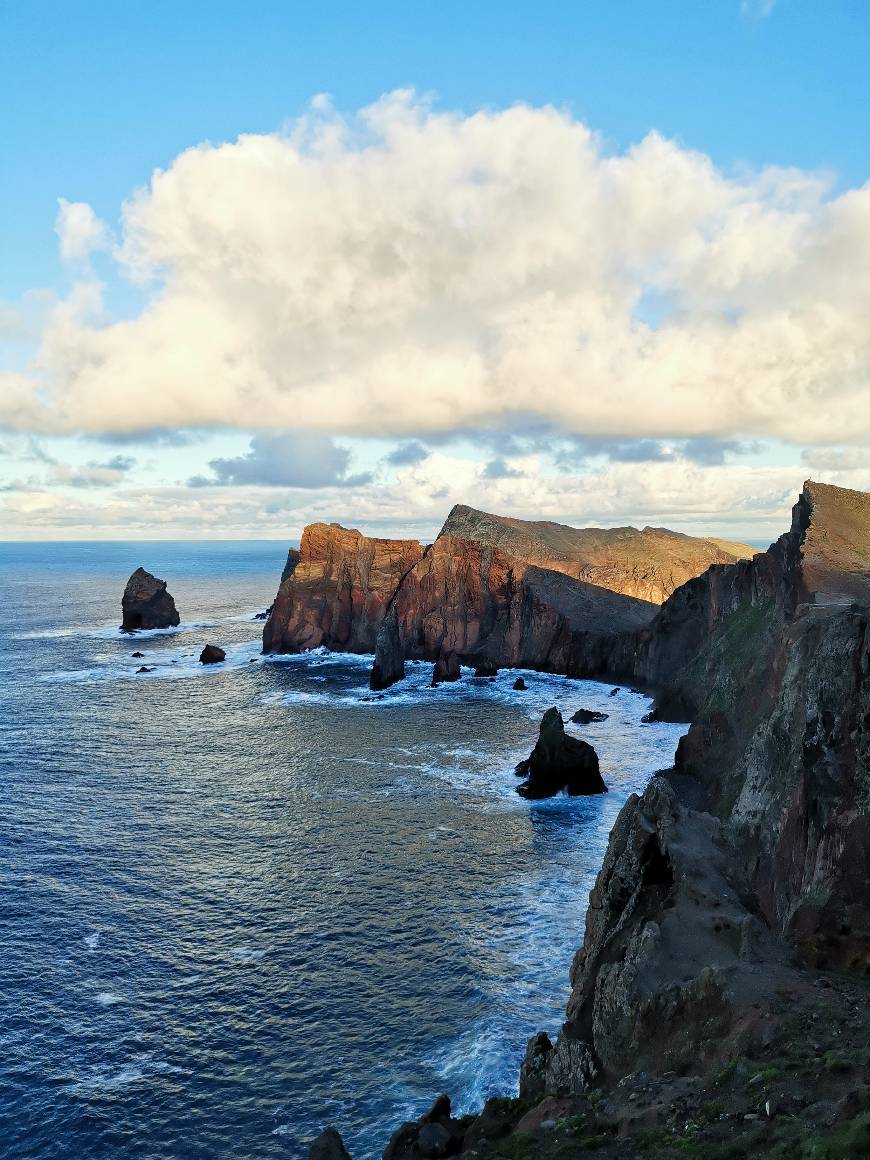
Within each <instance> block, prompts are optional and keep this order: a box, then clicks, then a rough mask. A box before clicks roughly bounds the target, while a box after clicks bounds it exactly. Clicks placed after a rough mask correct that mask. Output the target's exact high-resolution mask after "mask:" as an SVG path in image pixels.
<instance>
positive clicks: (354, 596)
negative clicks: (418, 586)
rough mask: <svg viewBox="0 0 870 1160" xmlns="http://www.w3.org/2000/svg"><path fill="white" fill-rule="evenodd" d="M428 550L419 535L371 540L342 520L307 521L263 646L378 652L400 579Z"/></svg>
mask: <svg viewBox="0 0 870 1160" xmlns="http://www.w3.org/2000/svg"><path fill="white" fill-rule="evenodd" d="M422 556H423V548H422V546H421V545H420V544H419V543H418V541H417V540H387V539H373V538H370V537H368V536H364V535H362V534H361V533H360V532H358V531H355V530H354V529H348V528H342V527H341V526H340V525H339V524H310V525H309V526H308V527H307V528H306V529H305V531H304V532H303V533H302V541H301V543H300V545H299V552H298V555H297V553H295V552H293V550H292V549H291V552H290V554H289V556H288V560H287V565H286V567H285V569H284V574H283V575H282V578H281V584H280V586H279V588H278V594H277V596H276V597H275V603H274V604H273V606H272V610H271V612H270V615H269V618H268V620H267V621H266V624H265V627H264V629H263V651H264V652H267V653H268V652H300V651H301V650H302V649H308V648H317V647H319V646H320V645H326V646H327V647H328V648H332V649H342V650H346V651H348V652H373V651H374V647H375V637H376V634H377V629H378V625H379V624H380V622H381V621H382V620H383V618H384V615H385V613H386V610H387V606H388V604H389V602H390V600H391V598H392V596H393V594H394V593H395V591H396V589H397V588H398V586H399V583H400V582H401V580H402V577H403V576H404V575H405V573H406V572H408V570H409V569H410V568H412V567H413V566H414V564H416V563H417V562H418V561H419V560H420V559H421V558H422Z"/></svg>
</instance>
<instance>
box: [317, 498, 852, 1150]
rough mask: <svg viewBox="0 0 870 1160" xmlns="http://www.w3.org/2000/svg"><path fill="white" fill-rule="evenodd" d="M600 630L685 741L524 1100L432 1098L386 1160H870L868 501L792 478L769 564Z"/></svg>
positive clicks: (624, 833) (614, 887)
mask: <svg viewBox="0 0 870 1160" xmlns="http://www.w3.org/2000/svg"><path fill="white" fill-rule="evenodd" d="M599 635H600V636H601V637H606V638H607V639H606V640H604V639H602V640H600V641H599V643H598V645H597V646H596V650H595V655H596V657H597V658H598V659H599V660H600V666H601V667H600V670H599V672H600V674H601V675H605V674H606V675H608V676H611V677H614V678H620V677H621V678H628V679H630V680H633V681H639V682H643V683H644V684H645V685H646V686H647V687H652V688H654V689H655V690H656V691H657V695H658V696H657V704H658V707H659V711H660V712H661V713H663V714H669V713H671V714H674V715H676V716H677V719H679V715H680V714H683V715H685V717H686V718H690V719H691V720H692V725H691V727H690V729H689V731H688V733H687V735H686V737H685V738H684V739H683V741H682V742H681V743H680V746H679V748H678V751H677V754H676V756H675V761H674V766H673V768H672V769H670V770H667V771H664V772H662V773H660V774H659V775H657V776H656V777H654V778H653V780H652V781H651V782H650V784H649V786H648V787H647V789H646V790H645V792H644V793H643V794H642V795H641V796H637V795H633V796H632V797H631V798H630V799H629V800H628V802H627V803H626V804H625V806H624V807H623V809H622V811H621V813H620V815H619V818H618V820H617V822H616V824H615V826H614V828H613V831H612V833H611V835H610V841H609V845H608V850H607V853H606V856H605V859H604V863H603V865H602V868H601V871H600V873H599V875H598V879H597V881H596V884H595V887H594V889H593V890H592V893H591V896H590V901H589V909H588V912H587V919H586V933H585V937H584V941H583V946H582V947H581V948H580V950H579V951H578V953H577V956H576V958H575V961H574V964H573V967H572V970H571V980H570V982H571V992H570V997H569V1000H568V1004H567V1009H566V1019H565V1023H564V1025H563V1027H562V1030H561V1031H560V1033H559V1036H558V1038H557V1039H556V1041H555V1042H551V1041H550V1040H549V1039H548V1038H547V1036H545V1035H538V1036H536V1037H535V1038H533V1040H532V1041H531V1042H530V1044H529V1047H528V1050H527V1054H526V1059H525V1063H524V1065H523V1069H522V1074H521V1077H520V1095H519V1098H518V1099H516V1100H491V1101H489V1102H488V1103H487V1105H486V1107H485V1108H484V1109H483V1110H482V1112H481V1113H480V1114H479V1115H477V1116H475V1117H466V1118H465V1119H462V1120H456V1119H454V1118H453V1117H452V1115H451V1114H450V1108H449V1101H447V1100H445V1099H442V1100H441V1101H439V1103H438V1104H436V1106H435V1107H434V1108H433V1109H432V1112H430V1113H429V1114H428V1116H427V1117H424V1118H423V1120H421V1121H420V1122H418V1123H417V1124H406V1125H403V1126H402V1127H401V1128H400V1129H398V1131H397V1133H396V1135H395V1136H394V1138H393V1140H392V1141H391V1142H390V1143H389V1144H388V1146H387V1148H386V1151H385V1153H384V1156H385V1157H386V1158H389V1160H402V1158H408V1160H410V1158H412V1157H431V1156H442V1155H451V1154H460V1153H461V1154H462V1155H468V1156H478V1157H481V1158H482V1157H490V1156H491V1157H515V1158H516V1157H538V1156H540V1157H550V1156H553V1157H555V1156H561V1157H569V1156H575V1155H577V1156H579V1155H582V1154H585V1153H586V1151H588V1150H590V1149H594V1150H596V1151H598V1152H599V1154H602V1155H605V1156H634V1155H637V1156H651V1157H670V1156H685V1155H694V1156H699V1157H701V1156H705V1157H706V1156H709V1157H719V1156H722V1157H724V1156H755V1155H792V1154H794V1155H797V1156H808V1157H809V1156H829V1157H847V1156H866V1155H868V1154H870V1096H868V1081H870V1035H868V1020H867V1017H866V1016H867V998H868V991H870V899H868V894H867V887H868V878H870V496H868V495H867V494H865V493H858V492H849V491H846V490H844V489H840V488H834V487H829V486H825V485H819V484H814V483H811V482H808V483H807V484H806V485H805V487H804V489H803V492H802V494H801V496H800V498H799V500H798V502H797V504H796V505H795V508H794V511H793V519H792V526H791V529H790V530H789V531H788V532H787V533H785V534H784V535H783V536H782V537H780V539H779V540H778V541H777V542H776V543H775V544H773V545H772V546H771V548H770V549H769V550H768V551H767V552H765V553H760V554H758V555H756V556H755V557H754V559H752V560H751V561H749V560H742V561H737V562H734V563H731V564H721V563H720V564H714V565H713V566H712V567H710V568H709V569H708V570H707V571H705V572H704V574H703V575H702V576H699V577H697V578H693V579H691V580H689V581H688V583H686V584H684V585H682V586H681V587H679V588H677V589H676V590H675V591H674V592H673V594H672V595H671V596H670V597H669V598H668V599H667V600H665V602H664V604H663V605H662V607H661V609H660V610H658V611H657V612H656V613H655V614H654V615H653V616H652V617H650V618H649V620H648V621H647V623H645V624H644V625H642V626H640V627H635V628H625V627H620V628H618V629H617V630H616V631H613V632H611V633H609V634H604V633H600V634H599ZM587 643H588V642H587ZM587 643H585V644H584V647H583V648H582V649H581V650H580V651H579V653H578V651H577V650H576V648H575V644H576V642H575V641H573V640H572V647H571V648H570V649H569V650H568V652H567V653H562V654H560V656H561V659H562V660H563V661H565V662H566V665H565V671H568V672H572V671H574V672H575V673H576V675H584V676H588V675H593V674H591V673H589V672H588V671H583V669H584V667H585V666H587V665H588V662H589V657H590V653H589V651H588V647H587ZM500 659H501V660H502V661H504V658H500ZM577 670H580V671H577ZM436 1127H437V1128H438V1130H435V1129H436ZM312 1154H315V1153H312ZM317 1154H318V1155H319V1154H320V1153H317ZM335 1154H336V1155H338V1153H335Z"/></svg>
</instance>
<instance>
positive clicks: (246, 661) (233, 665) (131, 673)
mask: <svg viewBox="0 0 870 1160" xmlns="http://www.w3.org/2000/svg"><path fill="white" fill-rule="evenodd" d="M131 649H133V650H134V651H136V652H139V651H141V650H140V649H139V648H138V646H137V645H136V642H135V641H134V642H131ZM201 651H202V644H201V642H199V641H198V642H197V644H196V645H195V646H194V647H193V648H191V647H189V646H187V645H180V646H178V647H176V648H162V649H157V650H154V651H152V652H146V653H145V655H144V656H142V657H134V656H132V655H128V656H119V655H118V654H117V653H115V652H112V653H95V654H94V655H93V656H92V657H91V660H92V661H93V662H94V663H93V664H91V665H90V666H89V667H87V668H83V669H71V670H66V671H63V670H62V671H59V672H54V673H45V674H43V676H42V678H41V679H42V680H43V681H46V682H48V683H50V684H78V683H82V682H88V681H116V680H136V681H152V680H158V681H160V680H164V681H165V680H182V679H186V678H190V677H197V676H206V677H213V676H215V675H217V674H219V673H226V672H228V671H232V670H247V669H248V668H249V667H251V665H250V662H251V661H252V660H257V659H258V654H259V651H260V645H259V642H258V641H241V642H236V643H235V644H228V645H226V646H225V651H226V654H227V657H226V660H225V661H223V662H221V663H220V664H216V665H203V664H201V663H200V660H199V654H200V652H201ZM140 668H147V669H148V670H149V671H148V672H144V673H143V672H139V671H138V670H139V669H140Z"/></svg>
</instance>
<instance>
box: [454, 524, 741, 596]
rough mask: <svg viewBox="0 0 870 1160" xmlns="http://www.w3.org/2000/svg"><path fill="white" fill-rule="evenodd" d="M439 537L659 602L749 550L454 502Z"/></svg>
mask: <svg viewBox="0 0 870 1160" xmlns="http://www.w3.org/2000/svg"><path fill="white" fill-rule="evenodd" d="M441 535H442V536H452V537H454V538H456V539H470V540H474V541H476V542H477V543H480V544H486V545H488V546H489V547H492V548H497V549H498V550H499V551H500V552H502V553H503V554H504V555H506V556H511V557H513V558H515V559H518V560H522V561H524V562H525V564H526V565H535V566H536V567H539V568H546V569H549V570H550V571H553V572H564V573H565V574H566V575H568V576H571V577H572V578H573V579H575V580H582V581H583V582H584V583H586V584H592V585H594V586H596V587H598V588H606V589H608V590H609V591H611V592H619V593H621V594H622V595H623V596H634V597H635V598H636V599H638V600H645V601H647V602H649V603H652V604H661V602H662V601H663V600H665V599H667V597H668V596H670V594H671V593H672V592H673V591H674V589H675V588H678V587H679V586H680V585H681V584H684V583H685V582H686V580H689V579H690V578H691V577H692V576H697V575H699V573H701V572H703V571H704V570H705V569H706V568H708V567H709V566H710V565H711V564H726V563H729V564H730V563H733V562H734V561H735V560H738V559H741V558H742V557H747V558H751V557H752V556H753V555H754V554H755V549H754V548H750V547H749V546H748V545H746V544H730V543H728V542H727V541H724V540H706V539H697V538H695V537H693V536H684V535H681V534H680V533H679V532H671V531H669V530H668V529H667V528H644V529H643V530H642V531H638V530H637V528H571V527H568V526H567V525H566V524H556V523H552V522H550V521H547V520H514V519H510V518H509V517H507V516H495V515H490V514H489V513H488V512H481V511H477V510H475V509H474V508H470V507H466V506H464V505H462V504H458V505H457V506H456V507H454V508H453V510H452V511H451V513H450V515H449V516H448V517H447V521H446V523H445V524H444V527H443V528H442V529H441Z"/></svg>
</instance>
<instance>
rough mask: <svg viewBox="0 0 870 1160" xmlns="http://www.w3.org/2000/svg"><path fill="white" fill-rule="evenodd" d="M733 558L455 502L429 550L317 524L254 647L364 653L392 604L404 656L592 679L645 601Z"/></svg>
mask: <svg viewBox="0 0 870 1160" xmlns="http://www.w3.org/2000/svg"><path fill="white" fill-rule="evenodd" d="M740 551H741V548H740V546H739V545H736V546H735V545H732V546H730V547H724V546H723V545H722V544H721V543H719V542H715V541H712V540H696V539H692V538H691V537H688V536H680V535H677V534H676V533H672V532H667V531H663V530H661V529H652V528H646V529H644V530H643V531H642V532H639V531H637V530H636V529H634V528H619V529H615V530H613V531H599V530H596V529H586V530H578V529H576V528H569V527H566V526H564V525H561V524H554V523H530V522H525V521H522V520H511V519H506V518H502V517H499V516H493V515H489V514H487V513H485V512H478V511H475V510H474V509H472V508H468V507H462V506H460V507H456V508H454V509H453V511H452V512H451V513H450V516H449V517H448V519H447V522H446V523H445V525H444V528H443V529H442V531H441V533H440V535H439V536H438V538H437V540H436V541H435V543H434V544H432V545H431V546H430V547H429V548H427V549H425V551H424V549H423V548H422V547H421V546H420V544H418V543H417V542H416V541H413V540H385V539H384V540H382V539H369V538H368V537H366V536H362V535H361V534H360V533H359V532H356V531H348V530H347V529H345V528H341V527H339V526H338V525H336V524H329V525H324V524H313V525H311V526H310V527H308V528H306V529H305V532H304V534H303V537H302V544H301V547H300V552H299V559H298V561H295V562H294V563H293V565H292V567H289V568H288V569H285V573H284V576H283V577H282V582H281V587H280V588H279V591H278V596H277V597H276V600H275V604H274V606H273V609H272V614H271V616H270V618H269V621H268V622H267V624H266V629H265V632H264V635H263V647H264V650H265V651H266V652H295V651H299V650H301V649H305V648H314V647H316V646H318V645H326V646H327V647H328V648H334V649H347V650H348V651H353V652H371V651H372V650H373V649H374V645H375V634H376V631H377V626H378V624H379V622H380V620H381V619H382V618H383V616H384V614H385V611H386V608H387V606H388V605H389V604H390V602H391V600H392V599H393V598H395V604H396V609H397V615H398V619H399V632H400V637H401V640H402V645H403V648H404V650H405V655H406V656H408V657H414V658H422V659H428V660H434V659H436V658H437V657H438V655H439V653H441V652H442V651H443V652H445V653H451V652H455V653H457V654H458V655H459V656H460V657H462V658H468V659H469V660H471V661H473V663H475V664H476V665H481V664H483V665H493V666H500V665H527V666H528V667H531V668H544V669H548V670H551V671H565V672H569V671H577V672H578V673H579V672H581V671H582V672H584V673H586V672H593V671H597V669H598V668H601V666H602V665H604V664H606V662H607V660H608V657H609V652H608V649H607V648H606V647H605V646H604V640H605V638H606V639H609V638H610V637H611V636H612V635H613V633H614V632H627V631H630V630H632V629H634V628H637V627H639V626H640V625H642V624H645V623H647V622H648V621H649V620H650V619H651V618H652V616H653V615H654V613H655V605H654V604H653V603H651V601H660V600H662V599H663V598H664V596H666V595H667V594H668V593H669V592H671V591H672V590H673V588H674V586H675V585H676V584H678V583H680V582H681V581H682V580H683V579H684V578H685V577H686V576H689V575H696V574H697V573H698V572H699V571H701V570H703V569H704V568H705V567H707V566H708V564H710V563H712V562H714V561H726V560H734V559H736V558H737V556H738V554H739V553H740ZM745 551H746V553H747V554H749V553H751V551H752V550H751V549H749V548H747V549H745ZM639 596H642V598H638V597H639Z"/></svg>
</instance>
